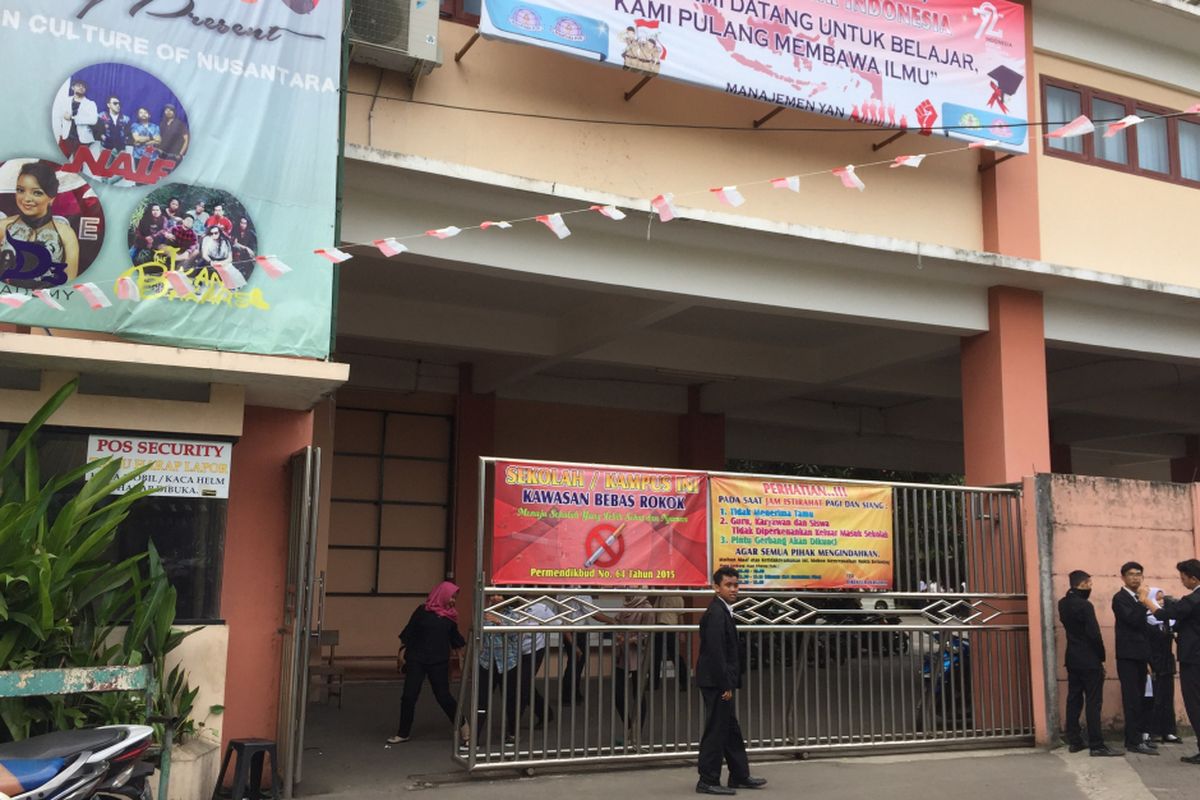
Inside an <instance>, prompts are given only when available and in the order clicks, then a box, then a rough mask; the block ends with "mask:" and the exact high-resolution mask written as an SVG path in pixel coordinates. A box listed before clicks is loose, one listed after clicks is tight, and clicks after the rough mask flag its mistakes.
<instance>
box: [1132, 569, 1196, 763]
mask: <svg viewBox="0 0 1200 800" xmlns="http://www.w3.org/2000/svg"><path fill="white" fill-rule="evenodd" d="M1175 569H1177V570H1179V582H1180V583H1182V584H1183V586H1184V588H1185V589H1187V590H1188V594H1187V595H1186V596H1185V597H1183V598H1181V599H1179V600H1174V599H1172V598H1169V597H1168V598H1165V599H1164V600H1163V602H1162V608H1158V609H1155V610H1154V616H1155V617H1157V618H1158V619H1159V620H1161V621H1163V622H1166V621H1168V620H1172V619H1173V620H1175V630H1176V633H1177V635H1178V637H1179V688H1180V689H1181V690H1182V691H1183V705H1184V708H1186V709H1187V715H1188V721H1189V722H1190V723H1191V724H1192V729H1193V730H1197V731H1200V560H1198V559H1195V558H1189V559H1188V560H1186V561H1180V562H1179V563H1178V564H1176V565H1175ZM1138 597H1139V599H1140V600H1141V601H1142V605H1144V606H1145V607H1146V608H1147V609H1151V608H1153V605H1154V604H1153V601H1152V599H1151V598H1150V590H1149V589H1144V590H1142V591H1140V592H1139V593H1138ZM1180 761H1183V762H1185V763H1187V764H1200V753H1196V754H1195V755H1190V756H1183V757H1182V758H1181V759H1180Z"/></svg>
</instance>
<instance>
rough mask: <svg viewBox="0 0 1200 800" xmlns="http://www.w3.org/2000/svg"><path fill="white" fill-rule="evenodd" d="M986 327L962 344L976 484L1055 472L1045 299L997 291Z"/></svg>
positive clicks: (969, 455) (968, 448)
mask: <svg viewBox="0 0 1200 800" xmlns="http://www.w3.org/2000/svg"><path fill="white" fill-rule="evenodd" d="M988 328H989V329H988V331H987V332H986V333H981V334H978V335H976V336H971V337H967V338H964V339H963V340H962V394H963V455H964V463H965V466H966V479H967V483H968V484H971V485H976V486H990V485H995V484H1003V483H1016V482H1018V481H1020V480H1021V478H1022V477H1024V476H1026V475H1035V474H1037V473H1039V472H1048V471H1049V470H1050V423H1049V416H1048V411H1047V396H1046V345H1045V338H1044V334H1043V331H1044V326H1043V319H1042V296H1041V294H1040V293H1039V292H1031V291H1028V290H1025V289H1014V288H1011V287H1007V286H993V287H992V288H990V289H989V290H988Z"/></svg>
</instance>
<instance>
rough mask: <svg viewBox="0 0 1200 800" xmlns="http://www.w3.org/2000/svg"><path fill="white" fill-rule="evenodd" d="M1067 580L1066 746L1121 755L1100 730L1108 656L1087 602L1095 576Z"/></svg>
mask: <svg viewBox="0 0 1200 800" xmlns="http://www.w3.org/2000/svg"><path fill="white" fill-rule="evenodd" d="M1067 577H1068V580H1069V581H1070V583H1071V588H1069V589H1068V590H1067V594H1066V596H1064V597H1063V598H1062V599H1061V600H1059V601H1058V618H1059V620H1060V621H1061V622H1062V626H1063V629H1064V630H1065V631H1066V632H1067V659H1066V666H1067V728H1066V734H1067V745H1068V747H1069V749H1070V751H1071V752H1072V753H1078V752H1079V751H1080V750H1083V749H1084V748H1085V747H1086V748H1087V749H1089V750H1090V751H1091V754H1092V755H1093V756H1119V755H1121V754H1120V753H1118V752H1117V751H1116V750H1113V749H1111V748H1109V746H1108V745H1107V744H1105V743H1104V734H1103V733H1102V732H1101V730H1100V705H1101V703H1102V702H1103V699H1104V660H1105V654H1104V639H1103V638H1102V637H1101V636H1100V623H1099V622H1098V621H1097V620H1096V609H1095V607H1093V606H1092V603H1091V601H1090V600H1089V599H1088V598H1089V597H1090V596H1091V594H1092V576H1091V575H1089V574H1087V573H1086V572H1084V571H1083V570H1081V569H1077V570H1075V571H1073V572H1072V573H1071V574H1070V575H1069V576H1067ZM1085 710H1086V714H1085V716H1086V719H1087V734H1088V738H1087V744H1084V742H1083V734H1082V732H1081V731H1080V729H1079V713H1080V712H1081V711H1085Z"/></svg>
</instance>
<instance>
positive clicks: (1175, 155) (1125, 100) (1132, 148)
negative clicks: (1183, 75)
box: [1041, 75, 1200, 189]
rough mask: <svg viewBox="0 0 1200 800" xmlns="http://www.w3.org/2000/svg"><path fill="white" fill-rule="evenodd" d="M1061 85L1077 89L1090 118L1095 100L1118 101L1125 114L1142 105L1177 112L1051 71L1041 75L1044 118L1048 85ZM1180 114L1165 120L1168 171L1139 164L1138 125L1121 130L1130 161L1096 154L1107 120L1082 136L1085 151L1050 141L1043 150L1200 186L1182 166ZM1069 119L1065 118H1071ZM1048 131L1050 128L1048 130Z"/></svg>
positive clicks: (1053, 155) (1054, 155)
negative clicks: (1071, 79)
mask: <svg viewBox="0 0 1200 800" xmlns="http://www.w3.org/2000/svg"><path fill="white" fill-rule="evenodd" d="M1051 87H1053V88H1055V89H1062V90H1064V91H1069V92H1076V93H1077V94H1079V106H1080V109H1081V110H1082V113H1083V114H1084V115H1086V116H1087V117H1088V118H1089V119H1092V118H1093V115H1092V105H1093V100H1104V101H1107V102H1109V103H1115V104H1117V105H1120V106H1122V107H1123V108H1124V109H1125V112H1124V113H1125V114H1126V115H1128V114H1135V113H1137V111H1138V110H1139V109H1141V110H1144V111H1149V112H1151V113H1154V114H1178V113H1179V111H1178V110H1176V109H1171V108H1166V107H1164V106H1160V105H1159V104H1157V103H1147V102H1144V101H1142V100H1138V99H1137V98H1134V97H1127V96H1125V95H1120V94H1116V93H1114V92H1109V91H1105V90H1103V89H1096V88H1095V87H1092V86H1087V85H1085V84H1081V83H1074V82H1072V81H1065V80H1062V79H1060V78H1054V77H1051V76H1049V75H1043V76H1041V112H1042V119H1043V120H1049V116H1048V114H1047V107H1048V105H1049V103H1048V97H1047V95H1048V89H1050V88H1051ZM1180 119H1181V117H1168V118H1167V119H1165V120H1164V122H1166V124H1167V125H1166V128H1167V171H1166V172H1155V171H1154V170H1151V169H1146V168H1144V167H1142V166H1141V165H1140V162H1139V159H1138V142H1137V126H1132V127H1129V128H1126V129H1125V130H1124V131H1123V132H1122V133H1123V135H1124V136H1125V137H1126V138H1125V152H1126V154H1127V156H1128V161H1129V163H1128V164H1118V163H1115V162H1112V161H1105V160H1104V159H1102V158H1100V157H1098V156H1097V155H1096V143H1095V137H1096V136H1103V135H1104V134H1103V129H1104V127H1105V125H1106V124H1107V123H1097V128H1096V133H1095V134H1088V135H1087V136H1084V137H1082V140H1083V141H1082V144H1083V152H1082V153H1072V152H1070V151H1069V150H1062V149H1057V148H1053V147H1050V146H1049V144H1048V143H1046V142H1043V143H1042V152H1043V154H1044V155H1047V156H1050V157H1051V158H1061V159H1064V160H1067V161H1074V162H1076V163H1079V164H1088V165H1091V166H1095V167H1101V168H1103V169H1109V170H1113V171H1114V172H1123V173H1125V174H1127V175H1137V176H1140V177H1143V178H1151V179H1153V180H1156V181H1162V182H1164V183H1170V184H1174V185H1176V186H1187V187H1190V188H1193V189H1200V181H1196V180H1191V179H1190V178H1185V177H1184V176H1183V170H1182V166H1181V160H1180V152H1179V120H1180ZM1069 121H1070V120H1064V122H1069ZM1188 121H1189V122H1197V123H1200V120H1190V119H1189V120H1188ZM1047 132H1048V131H1047Z"/></svg>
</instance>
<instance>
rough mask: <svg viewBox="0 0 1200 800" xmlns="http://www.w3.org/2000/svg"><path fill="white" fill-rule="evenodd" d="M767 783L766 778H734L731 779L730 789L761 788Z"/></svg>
mask: <svg viewBox="0 0 1200 800" xmlns="http://www.w3.org/2000/svg"><path fill="white" fill-rule="evenodd" d="M766 785H767V779H766V778H742V779H741V780H737V781H735V780H734V779H733V778H730V779H729V788H730V789H761V788H763V787H764V786H766Z"/></svg>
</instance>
